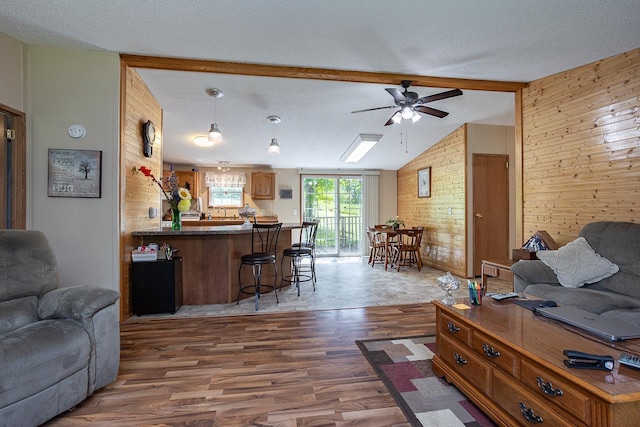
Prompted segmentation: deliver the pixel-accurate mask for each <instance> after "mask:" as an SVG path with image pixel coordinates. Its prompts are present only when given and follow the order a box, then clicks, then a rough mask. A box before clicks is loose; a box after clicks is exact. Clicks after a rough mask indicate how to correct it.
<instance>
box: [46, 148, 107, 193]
mask: <svg viewBox="0 0 640 427" xmlns="http://www.w3.org/2000/svg"><path fill="white" fill-rule="evenodd" d="M101 175H102V151H96V150H64V149H53V148H49V184H48V186H47V189H48V196H49V197H88V198H99V197H101V194H100V192H101V187H102V179H101Z"/></svg>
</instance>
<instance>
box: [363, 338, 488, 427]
mask: <svg viewBox="0 0 640 427" xmlns="http://www.w3.org/2000/svg"><path fill="white" fill-rule="evenodd" d="M356 344H357V345H358V347H359V348H360V350H361V351H362V353H363V354H364V356H365V357H366V358H367V360H368V361H369V363H370V364H371V366H372V367H373V369H374V370H375V371H376V373H377V374H378V376H379V377H380V379H381V380H382V382H384V384H385V386H386V387H387V389H388V390H389V392H390V393H391V395H392V396H393V397H394V399H395V400H396V402H397V403H398V406H399V407H400V408H401V409H402V411H403V412H404V414H405V415H406V417H407V419H408V420H409V422H410V423H411V425H412V426H415V427H436V426H438V427H445V426H446V427H449V426H451V427H453V426H470V427H485V426H486V427H489V426H495V424H494V423H493V422H492V421H491V420H490V419H489V418H488V417H487V416H486V415H485V414H484V413H483V412H482V411H481V410H480V409H479V408H478V407H477V406H476V405H474V404H473V403H472V402H471V401H470V400H469V399H467V398H466V397H465V396H464V395H463V394H462V393H461V392H460V391H459V390H458V389H457V388H456V387H455V386H453V385H451V384H449V383H447V382H446V381H445V380H443V379H442V378H439V377H437V376H435V375H434V373H433V371H432V370H431V359H432V358H433V355H434V352H435V347H436V338H435V336H433V335H430V336H421V337H413V338H399V339H384V340H367V341H356Z"/></svg>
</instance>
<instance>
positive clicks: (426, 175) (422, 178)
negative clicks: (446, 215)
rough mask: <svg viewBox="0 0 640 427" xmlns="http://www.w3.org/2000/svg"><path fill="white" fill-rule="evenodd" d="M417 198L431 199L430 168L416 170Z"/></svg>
mask: <svg viewBox="0 0 640 427" xmlns="http://www.w3.org/2000/svg"><path fill="white" fill-rule="evenodd" d="M418 197H431V167H428V168H424V169H419V170H418Z"/></svg>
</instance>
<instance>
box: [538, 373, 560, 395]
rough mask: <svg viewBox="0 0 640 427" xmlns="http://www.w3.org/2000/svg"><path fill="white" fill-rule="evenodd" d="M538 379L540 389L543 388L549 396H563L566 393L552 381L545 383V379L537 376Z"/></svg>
mask: <svg viewBox="0 0 640 427" xmlns="http://www.w3.org/2000/svg"><path fill="white" fill-rule="evenodd" d="M536 381H537V382H538V387H540V390H542V392H543V393H544V394H546V395H547V396H554V397H555V396H562V395H563V394H564V393H563V391H562V390H561V389H559V388H554V387H553V384H551V381H549V382H547V383H545V382H544V380H543V379H542V378H540V377H538V378H536Z"/></svg>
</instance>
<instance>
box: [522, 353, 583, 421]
mask: <svg viewBox="0 0 640 427" xmlns="http://www.w3.org/2000/svg"><path fill="white" fill-rule="evenodd" d="M521 382H522V384H524V385H526V386H528V387H529V388H531V389H533V390H535V391H536V392H537V394H538V395H539V396H543V397H544V398H545V399H546V400H548V401H550V402H553V403H555V404H556V405H558V406H559V407H560V408H562V409H564V410H565V411H567V412H569V413H571V415H573V416H574V417H576V418H578V419H579V420H581V421H583V422H585V423H586V422H588V420H590V419H591V399H589V396H588V395H586V394H584V393H582V392H580V390H578V389H576V388H575V386H574V385H572V384H570V383H568V382H567V381H564V380H563V379H562V378H559V377H558V376H557V375H555V374H553V373H552V372H549V371H548V370H546V369H545V368H543V367H542V366H539V365H537V364H533V363H530V362H527V361H524V360H523V361H522V377H521Z"/></svg>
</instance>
